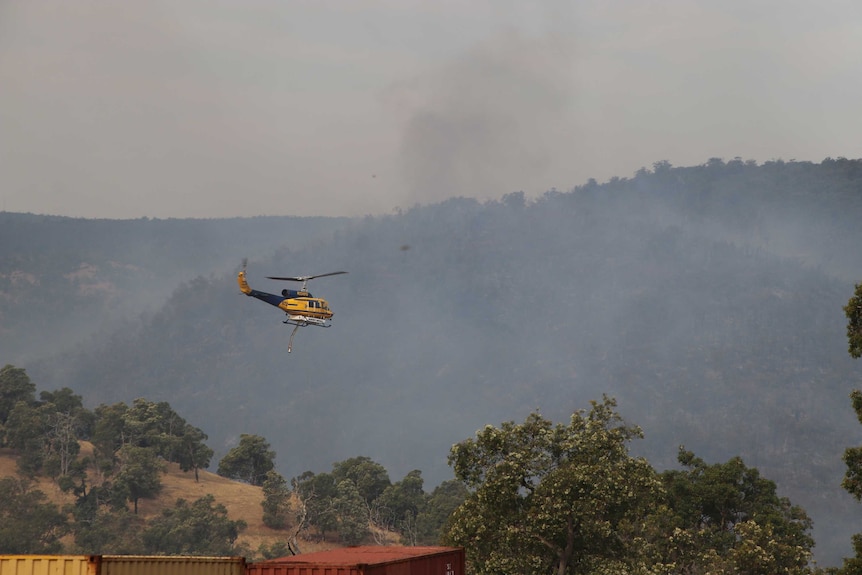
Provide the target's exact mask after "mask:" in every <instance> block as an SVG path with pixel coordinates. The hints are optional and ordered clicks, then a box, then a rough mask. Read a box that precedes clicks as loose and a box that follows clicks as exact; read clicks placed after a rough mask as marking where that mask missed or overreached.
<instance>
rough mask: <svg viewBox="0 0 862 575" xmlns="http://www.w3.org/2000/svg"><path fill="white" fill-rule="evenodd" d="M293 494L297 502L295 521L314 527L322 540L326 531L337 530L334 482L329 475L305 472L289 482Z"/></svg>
mask: <svg viewBox="0 0 862 575" xmlns="http://www.w3.org/2000/svg"><path fill="white" fill-rule="evenodd" d="M291 485H292V486H293V492H294V493H295V494H296V497H297V499H298V500H299V510H298V511H297V514H298V515H301V517H297V520H298V521H299V522H300V524H301V523H302V521H304V522H306V523H307V524H308V525H309V526H313V527H316V528H317V530H318V531H319V532H320V536H321V537H322V538H324V539H325V538H326V532H327V531H333V530H335V529H337V528H338V516H337V513H336V510H335V506H334V504H333V500H334V499H335V498H336V497H337V496H338V490H337V488H336V485H335V480H334V479H333V477H332V475H331V474H329V473H316V474H315V473H313V472H311V471H306V472H305V473H303V474H302V475H299V476H298V477H294V478H293V479H292V480H291Z"/></svg>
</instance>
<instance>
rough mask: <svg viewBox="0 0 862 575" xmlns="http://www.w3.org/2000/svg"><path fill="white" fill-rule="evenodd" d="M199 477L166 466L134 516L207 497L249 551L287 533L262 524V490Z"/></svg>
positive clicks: (1, 460)
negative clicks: (156, 490) (239, 526)
mask: <svg viewBox="0 0 862 575" xmlns="http://www.w3.org/2000/svg"><path fill="white" fill-rule="evenodd" d="M91 449H92V447H90V446H89V445H86V444H85V445H82V451H83V452H84V454H86V452H87V451H89V450H91ZM199 475H200V481H199V482H195V476H194V473H193V472H188V473H185V472H183V471H181V470H180V468H179V465H177V464H175V463H169V464H167V467H166V471H165V474H164V475H163V476H162V492H161V493H160V494H159V496H158V498H156V499H145V500H141V501H139V502H138V513H139V514H140V515H142V516H143V517H145V518H150V517H154V516H156V515H159V514H160V513H161V512H162V510H163V509H166V508H169V507H173V505H174V504H175V503H176V501H177V499H185V500H187V501H189V502H191V501H195V500H196V499H199V498H201V497H203V496H205V495H207V494H211V495H212V496H213V497H215V501H216V503H221V504H222V505H224V506H225V507H226V508H227V511H228V516H229V517H230V518H231V519H232V520H237V519H242V520H243V521H245V522H246V523H247V524H248V527H246V529H245V530H244V531H243V532H242V534H241V535H240V537H239V541H238V542H239V543H245V544H246V545H248V547H249V549H251V550H252V551H253V552H254V551H256V550H257V549H258V547H259V546H260V545H261V544H266V545H272V544H273V543H275V542H277V541H283V540H284V539H285V535H286V533H287V532H285V531H278V530H275V529H270V528H269V527H267V526H266V525H264V524H263V509H262V508H261V506H260V503H261V501H262V500H263V490H262V489H261V488H260V487H255V486H254V485H248V484H245V483H240V482H238V481H232V480H230V479H226V478H224V477H221V476H219V475H216V474H215V473H210V472H209V471H201V472H200V473H199ZM17 476H18V470H17V464H16V458H15V454H14V452H13V451H11V450H9V449H0V477H17ZM35 483H36V485H37V487H38V488H39V489H40V490H42V491H43V492H44V493H45V495H47V496H48V499H50V500H51V501H53V502H55V503H57V504H60V505H62V504H65V503H71V502H72V501H73V497H72V496H70V495H67V494H65V493H63V492H62V491H60V489H59V488H58V487H57V485H56V484H55V483H54V482H53V481H51V480H50V479H48V478H45V477H39V478H37V480H36V481H35ZM130 509H131V506H130ZM300 545H301V549H302V550H303V552H311V551H317V550H320V549H325V548H331V547H333V546H334V545H332V544H329V545H325V544H318V543H315V542H308V541H301V542H300Z"/></svg>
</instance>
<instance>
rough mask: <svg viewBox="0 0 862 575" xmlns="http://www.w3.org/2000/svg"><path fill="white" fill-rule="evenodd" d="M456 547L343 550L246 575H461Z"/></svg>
mask: <svg viewBox="0 0 862 575" xmlns="http://www.w3.org/2000/svg"><path fill="white" fill-rule="evenodd" d="M464 562H465V558H464V550H463V549H460V548H456V547H375V546H366V547H345V548H343V549H333V550H331V551H319V552H317V553H306V554H303V555H295V556H293V557H283V558H281V559H275V560H272V561H266V562H261V563H249V564H248V565H247V567H246V574H247V575H464Z"/></svg>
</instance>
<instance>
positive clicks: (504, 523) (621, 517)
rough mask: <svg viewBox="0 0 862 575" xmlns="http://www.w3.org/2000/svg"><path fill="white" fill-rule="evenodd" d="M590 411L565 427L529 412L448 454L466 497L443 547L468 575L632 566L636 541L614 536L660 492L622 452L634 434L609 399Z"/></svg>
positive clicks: (652, 476) (561, 574) (638, 519)
mask: <svg viewBox="0 0 862 575" xmlns="http://www.w3.org/2000/svg"><path fill="white" fill-rule="evenodd" d="M591 405H592V407H591V409H590V411H589V412H585V411H583V410H582V411H577V412H575V413H574V414H572V416H571V419H570V421H569V423H568V424H565V425H564V424H556V425H555V424H553V423H552V422H551V421H549V420H547V419H545V418H544V417H542V416H541V415H540V414H538V413H535V412H534V413H532V414H530V415H529V416H528V417H527V419H526V420H525V421H524V423H522V424H515V423H514V422H507V423H503V424H502V425H501V426H500V427H493V426H491V425H488V426H486V427H485V428H484V429H481V430H479V431H478V432H477V434H476V437H475V438H474V439H467V440H465V441H462V442H461V443H458V444H456V445H454V446H453V447H452V450H451V452H450V454H449V463H450V465H451V466H452V467H453V468H454V471H455V476H456V477H457V478H458V479H459V480H461V481H462V482H464V484H465V485H466V487H467V488H468V490H469V494H468V495H467V499H466V501H465V502H464V503H463V504H462V505H461V506H460V507H458V509H456V510H455V512H454V514H453V516H452V518H451V520H450V526H449V529H448V532H447V534H446V537H445V540H446V541H447V542H448V543H451V544H455V545H459V546H463V547H465V548H466V550H467V558H468V562H469V563H470V565H471V567H472V569H473V572H474V573H477V574H479V575H484V574H492V573H556V574H558V575H566V574H574V573H592V572H596V571H597V570H602V569H604V570H610V571H608V572H611V571H617V572H620V571H625V570H627V569H626V567H625V566H626V565H627V564H629V563H631V562H634V561H636V560H637V558H638V557H639V551H638V548H637V547H638V543H637V542H636V541H634V540H626V539H624V538H621V537H620V535H619V534H620V533H621V532H624V531H626V526H627V525H630V524H638V523H642V522H643V521H644V520H645V518H646V517H647V516H648V514H649V512H650V510H651V509H652V508H653V506H654V505H653V504H654V502H655V501H656V499H657V498H658V497H659V496H660V494H661V491H662V490H661V485H660V482H659V481H658V478H657V476H656V473H655V471H654V470H653V469H652V467H651V466H650V465H649V464H648V463H647V461H646V460H644V459H642V458H636V457H633V456H631V455H630V454H629V451H628V444H629V442H630V441H631V440H632V439H634V438H638V437H641V435H642V432H641V430H640V428H638V427H636V426H630V425H627V424H626V423H625V422H624V421H623V420H622V418H621V416H620V415H619V414H618V413H617V412H616V411H615V407H616V402H615V400H613V399H612V398H608V397H604V398H603V400H602V401H601V402H595V401H594V402H591Z"/></svg>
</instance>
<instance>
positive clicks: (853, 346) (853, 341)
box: [844, 283, 862, 359]
mask: <svg viewBox="0 0 862 575" xmlns="http://www.w3.org/2000/svg"><path fill="white" fill-rule="evenodd" d="M844 314H845V315H846V316H847V343H848V346H847V351H848V352H849V353H850V355H851V356H852V357H854V358H855V359H859V357H862V283H860V284H856V291H855V292H854V294H853V297H851V298H850V300H849V301H848V302H847V305H846V306H844Z"/></svg>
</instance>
